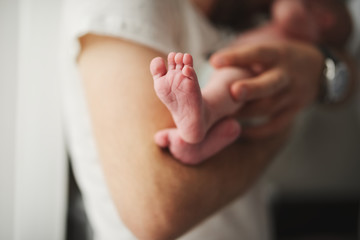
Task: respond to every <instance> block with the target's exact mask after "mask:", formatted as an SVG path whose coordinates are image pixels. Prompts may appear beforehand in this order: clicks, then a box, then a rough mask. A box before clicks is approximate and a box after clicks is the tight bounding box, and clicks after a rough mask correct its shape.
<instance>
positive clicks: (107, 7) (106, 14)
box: [63, 0, 181, 53]
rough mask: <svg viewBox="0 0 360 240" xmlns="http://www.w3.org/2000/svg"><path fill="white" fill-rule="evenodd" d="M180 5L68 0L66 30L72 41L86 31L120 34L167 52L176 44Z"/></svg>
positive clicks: (170, 0) (152, 0)
mask: <svg viewBox="0 0 360 240" xmlns="http://www.w3.org/2000/svg"><path fill="white" fill-rule="evenodd" d="M178 4H179V1H177V0H166V1H164V0H66V1H65V2H64V8H63V33H64V34H65V35H66V37H67V38H68V39H67V40H70V41H71V40H77V39H78V38H79V37H81V36H83V35H85V34H87V33H93V34H99V35H105V36H113V37H119V38H123V39H125V40H129V41H133V42H136V43H139V44H142V45H145V46H148V47H150V48H153V49H155V50H158V51H161V52H163V53H167V52H170V51H173V50H174V48H176V47H177V39H178V34H179V30H180V29H179V28H181V24H180V23H181V21H179V16H178V11H177V7H178ZM74 44H77V43H74Z"/></svg>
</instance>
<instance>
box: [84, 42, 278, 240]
mask: <svg viewBox="0 0 360 240" xmlns="http://www.w3.org/2000/svg"><path fill="white" fill-rule="evenodd" d="M81 45H82V51H81V54H80V56H79V59H78V64H79V70H80V74H81V76H82V78H83V82H84V86H85V91H86V96H87V101H88V105H89V109H90V113H91V120H92V125H93V129H94V133H95V137H96V142H97V147H98V150H99V154H100V158H101V162H102V166H103V170H104V173H105V176H106V180H107V184H108V186H109V189H110V192H111V194H112V198H113V200H114V202H115V205H116V207H117V209H118V213H119V215H120V217H121V218H122V220H123V221H124V223H125V224H126V225H127V226H128V227H129V229H130V230H131V231H132V232H133V233H134V234H135V235H136V236H137V237H138V238H139V239H159V240H160V239H174V238H177V237H179V236H181V235H182V234H183V233H185V232H186V231H188V230H189V229H190V228H192V227H194V226H195V225H196V224H197V223H199V222H200V221H202V220H204V219H205V218H206V217H208V216H209V215H211V214H212V213H214V212H215V211H216V210H218V209H220V208H221V207H223V206H224V205H226V204H228V203H229V202H230V201H232V200H234V199H235V198H236V197H237V196H239V195H241V194H242V193H244V191H245V190H246V189H247V188H248V187H249V186H250V185H251V184H252V183H253V182H254V181H255V180H256V179H257V178H258V176H259V175H260V174H261V173H262V171H263V170H264V168H265V167H266V166H267V165H268V163H269V162H270V159H271V158H272V156H273V155H274V154H275V153H276V152H277V151H278V149H279V148H280V147H281V146H282V143H283V142H284V139H285V134H283V135H279V136H276V137H274V138H273V139H268V140H262V141H257V142H247V143H246V142H236V143H235V144H233V145H232V146H230V147H228V148H227V149H226V150H224V151H223V152H221V153H220V154H218V155H216V156H215V157H213V158H212V159H210V160H209V161H207V162H206V163H204V164H202V165H200V166H196V167H189V166H185V165H182V164H180V163H179V162H177V161H176V160H174V159H173V158H172V157H171V156H170V154H168V153H167V152H164V151H162V150H160V149H159V147H158V146H156V145H155V143H154V141H153V135H154V133H155V132H156V131H158V130H159V129H163V128H166V127H173V126H174V125H173V122H172V119H171V116H170V114H169V112H168V111H167V109H166V108H165V106H163V104H162V103H161V102H160V101H159V100H158V99H157V97H156V95H155V93H154V91H153V82H152V78H151V75H150V73H149V70H148V68H149V63H150V60H151V59H152V58H154V57H156V56H162V54H161V53H159V52H157V51H154V50H151V49H149V48H146V47H143V46H140V45H137V44H135V43H131V42H126V41H123V40H120V39H116V38H110V37H101V36H95V35H87V36H85V37H82V39H81Z"/></svg>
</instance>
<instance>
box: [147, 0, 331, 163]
mask: <svg viewBox="0 0 360 240" xmlns="http://www.w3.org/2000/svg"><path fill="white" fill-rule="evenodd" d="M305 3H306V4H315V5H316V3H312V1H307V0H294V1H287V0H277V1H276V2H275V4H274V6H275V8H276V9H274V8H273V15H275V16H273V19H274V20H273V21H272V22H271V23H270V24H268V25H267V26H265V27H261V28H258V29H255V30H253V31H250V32H247V33H244V34H243V35H242V36H240V37H239V38H238V39H237V40H236V41H235V42H234V44H233V45H238V46H239V47H246V44H251V43H254V42H261V41H262V42H268V41H281V40H284V39H289V38H292V39H298V40H303V41H309V42H317V41H318V39H319V36H318V35H317V34H318V33H319V32H321V30H322V29H321V28H322V27H323V28H324V27H330V25H331V20H332V19H331V18H330V20H327V19H325V21H327V22H329V23H328V24H323V23H322V22H321V21H323V19H318V18H315V17H314V16H311V14H312V13H313V12H312V11H309V12H307V9H308V7H309V6H305V5H304V4H305ZM284 4H287V5H286V9H285V10H286V11H287V10H289V9H292V11H293V14H292V15H289V12H285V11H283V8H284ZM289 4H290V5H289ZM317 7H318V8H316V9H319V7H320V9H321V6H317ZM324 8H325V7H324ZM313 9H314V8H313ZM321 10H323V13H324V14H327V15H326V16H330V17H331V14H330V13H329V12H327V11H326V9H321ZM315 13H316V14H319V11H317V12H315ZM282 14H284V15H282ZM277 17H278V22H279V23H280V24H279V23H277ZM282 17H284V18H285V19H281V18H282ZM286 18H289V19H288V20H291V18H294V19H295V20H296V24H297V25H298V24H300V25H301V28H299V30H298V32H296V34H294V29H293V27H294V25H293V24H294V21H286V22H285V23H284V21H285V20H287V19H286ZM301 23H302V24H301ZM166 65H167V66H166ZM150 71H151V74H152V76H153V79H154V88H155V92H156V94H157V96H158V97H159V99H160V100H161V101H162V102H163V103H164V104H165V105H166V107H167V108H168V109H169V111H170V113H171V115H172V117H173V120H174V122H175V124H176V128H170V129H163V130H160V131H159V132H157V133H156V135H155V142H156V144H157V145H159V146H160V147H162V148H168V149H169V150H170V152H171V154H172V155H173V156H174V157H175V158H176V159H178V160H179V161H181V162H182V163H185V164H199V163H201V162H202V161H204V160H205V159H207V158H209V157H211V156H212V155H214V154H216V153H217V152H219V151H220V150H222V149H223V148H225V147H226V146H228V145H229V144H231V143H232V142H233V141H235V140H236V139H237V138H238V137H239V136H240V133H241V127H240V124H239V122H238V121H237V120H236V119H235V118H233V117H232V115H234V114H235V113H236V112H238V111H239V110H240V109H241V107H242V106H243V105H244V104H246V101H247V100H249V99H248V96H246V95H247V89H246V86H245V87H244V88H240V91H239V90H238V92H237V96H236V99H235V97H234V96H232V94H231V91H230V89H231V86H232V85H233V84H234V83H235V82H238V81H247V80H249V79H251V78H253V77H254V75H256V74H258V73H259V71H261V68H260V69H258V70H256V71H254V69H243V68H235V67H223V68H220V69H216V70H215V71H214V73H213V75H212V76H211V79H210V81H209V83H208V84H207V85H206V86H205V88H203V89H200V86H199V83H198V79H197V76H196V73H195V70H194V68H193V59H192V56H191V55H190V54H187V53H185V54H184V53H174V52H172V53H170V54H169V55H168V59H167V64H166V63H165V61H164V60H163V59H162V58H160V57H158V58H155V59H153V60H152V62H151V64H150ZM239 93H240V94H239ZM251 100H253V99H251Z"/></svg>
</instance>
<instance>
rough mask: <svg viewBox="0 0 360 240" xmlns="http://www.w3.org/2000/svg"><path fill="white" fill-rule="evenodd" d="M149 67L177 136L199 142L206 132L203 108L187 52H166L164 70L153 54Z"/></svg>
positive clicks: (189, 141)
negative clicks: (166, 61) (170, 116)
mask: <svg viewBox="0 0 360 240" xmlns="http://www.w3.org/2000/svg"><path fill="white" fill-rule="evenodd" d="M150 71H151V73H152V75H153V78H154V88H155V92H156V94H157V96H158V97H159V99H160V100H161V101H162V102H163V103H164V104H165V105H166V107H167V108H168V109H169V111H170V112H171V114H172V116H173V119H174V122H175V124H176V126H177V128H178V130H179V134H180V136H181V137H182V138H183V140H184V141H186V142H188V143H198V142H200V141H201V140H202V139H203V138H204V136H205V134H206V129H205V128H206V127H205V124H204V115H205V114H206V109H205V108H204V104H203V100H202V96H201V91H200V86H199V83H198V80H197V76H196V73H195V71H194V69H193V60H192V57H191V55H189V54H182V53H176V54H175V53H170V54H169V56H168V70H166V66H165V62H164V60H163V59H162V58H155V59H153V60H152V62H151V64H150Z"/></svg>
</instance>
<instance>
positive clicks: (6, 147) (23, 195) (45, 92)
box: [0, 0, 360, 240]
mask: <svg viewBox="0 0 360 240" xmlns="http://www.w3.org/2000/svg"><path fill="white" fill-rule="evenodd" d="M359 2H360V1H359V0H353V1H349V4H351V6H352V7H351V9H352V11H353V12H354V14H353V16H354V17H355V19H354V20H355V21H356V22H357V25H356V27H357V28H360V25H359V22H360V19H359V17H360V4H359ZM61 5H62V1H61V0H46V1H45V0H0V110H1V115H0V146H1V147H0V239H4V240H12V239H24V240H25V239H26V240H27V239H37V240H38V239H40V240H41V239H85V236H89V234H85V233H84V232H87V231H89V230H88V229H87V228H86V215H85V213H84V212H82V211H81V209H82V208H81V196H80V195H79V191H78V189H77V188H76V183H75V181H74V179H73V178H71V172H70V170H69V168H68V159H67V155H66V143H65V141H64V136H63V129H62V121H61V91H60V89H61V84H60V81H59V74H60V73H59V68H58V65H59V64H58V61H59V60H58V59H59V41H60V40H59V39H60V28H61V20H60V19H61ZM358 32H359V31H358ZM357 46H358V45H356V44H354V45H353V46H352V50H351V51H352V52H353V53H354V55H356V56H357V58H358V59H360V53H359V47H357ZM359 67H360V66H359ZM358 69H359V68H358ZM357 92H360V91H359V90H357ZM356 98H358V96H354V98H353V99H352V100H351V101H350V102H349V103H348V104H347V105H346V106H343V107H339V108H337V109H328V108H321V107H315V108H316V110H315V109H309V110H308V111H307V112H305V113H304V114H303V115H302V116H301V117H300V118H299V121H298V123H297V127H296V128H295V130H294V131H295V132H296V134H295V136H296V137H294V138H293V139H291V141H290V143H289V147H288V148H287V149H285V150H284V151H283V152H282V153H281V154H280V157H279V158H278V159H277V160H276V161H275V162H274V164H273V165H272V166H271V168H270V169H269V171H268V172H267V175H266V176H265V177H264V178H265V179H266V181H268V182H269V183H271V189H272V192H273V194H274V200H273V202H272V207H271V209H272V213H273V214H272V216H273V219H274V234H275V236H276V237H275V238H276V239H359V226H360V225H359V212H360V211H359V210H360V209H359V203H360V201H359V200H360V117H359V116H360V101H359V99H356ZM319 126H320V128H319ZM323 133H327V134H326V135H325V136H324V135H323ZM304 135H312V136H314V138H315V139H314V142H317V144H316V145H313V144H311V143H306V142H303V141H302V140H301V139H303V137H304ZM320 136H321V137H320ZM324 138H326V139H332V140H331V141H330V143H329V141H327V143H326V144H324V143H323V141H322V139H324ZM305 139H306V138H305ZM339 142H341V143H342V144H339ZM344 143H345V144H344ZM295 145H296V146H301V148H300V149H301V153H300V152H299V154H294V151H293V150H291V149H292V147H293V146H295ZM315 148H316V149H317V150H316V152H317V153H319V154H318V155H317V156H313V152H315V150H314V149H315ZM319 148H320V149H321V151H319ZM290 152H291V153H292V154H290ZM314 159H316V161H314ZM68 212H69V214H68ZM90 235H91V234H90Z"/></svg>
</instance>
